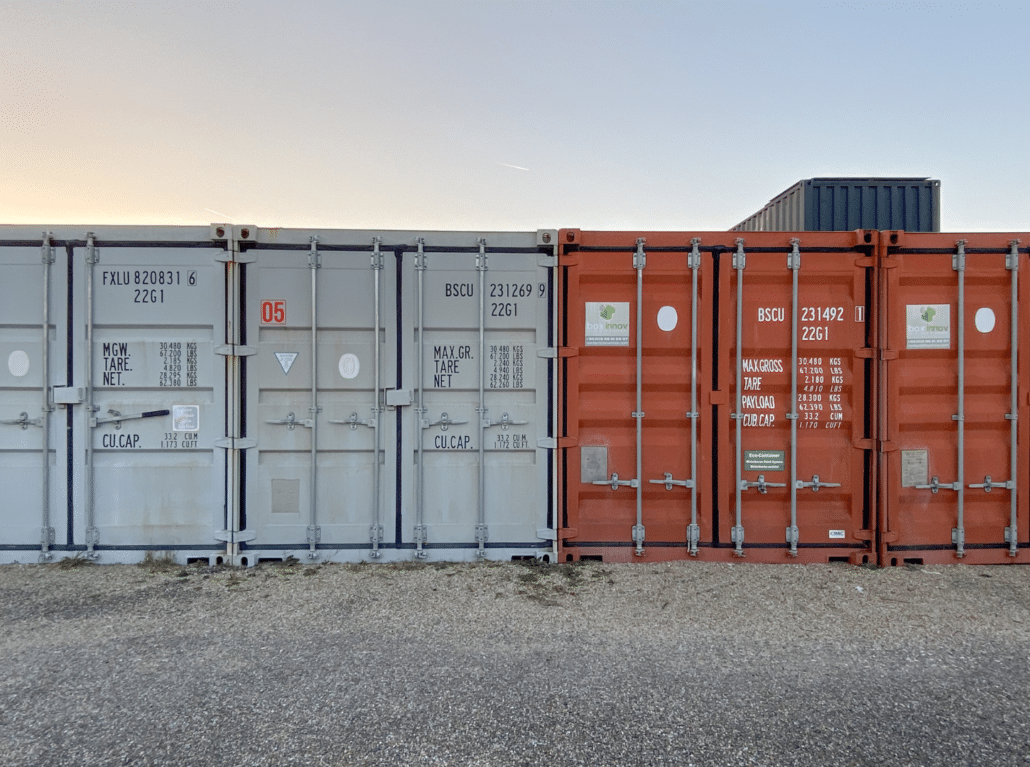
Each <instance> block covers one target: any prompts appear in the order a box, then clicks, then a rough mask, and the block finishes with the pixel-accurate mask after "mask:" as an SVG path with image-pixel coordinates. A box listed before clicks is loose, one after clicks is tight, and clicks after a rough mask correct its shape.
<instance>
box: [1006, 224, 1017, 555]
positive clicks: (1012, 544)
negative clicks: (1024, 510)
mask: <svg viewBox="0 0 1030 767" xmlns="http://www.w3.org/2000/svg"><path fill="white" fill-rule="evenodd" d="M1005 266H1006V268H1007V269H1008V270H1009V271H1010V272H1011V273H1012V298H1011V299H1010V303H1011V318H1010V319H1009V325H1010V327H1011V328H1012V359H1011V372H1010V379H1009V388H1010V391H1011V401H1012V404H1011V405H1010V408H1011V411H1012V412H1011V413H1010V414H1009V479H1010V481H1011V484H1012V488H1011V490H1010V491H1009V530H1008V534H1009V556H1010V557H1014V556H1016V554H1018V553H1019V536H1018V519H1017V516H1016V510H1017V504H1016V501H1017V499H1016V495H1017V491H1018V488H1019V462H1018V455H1017V453H1016V450H1017V448H1018V437H1019V424H1018V423H1017V416H1018V411H1019V366H1018V364H1017V363H1018V360H1019V240H1012V241H1011V242H1010V243H1009V254H1008V256H1007V257H1006V264H1005Z"/></svg>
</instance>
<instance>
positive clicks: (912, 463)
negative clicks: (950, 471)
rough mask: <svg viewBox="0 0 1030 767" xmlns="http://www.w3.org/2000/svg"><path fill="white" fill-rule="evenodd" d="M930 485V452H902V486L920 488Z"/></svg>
mask: <svg viewBox="0 0 1030 767" xmlns="http://www.w3.org/2000/svg"><path fill="white" fill-rule="evenodd" d="M929 483H930V452H929V451H928V450H902V451H901V486H902V487H918V486H919V485H927V484H929Z"/></svg>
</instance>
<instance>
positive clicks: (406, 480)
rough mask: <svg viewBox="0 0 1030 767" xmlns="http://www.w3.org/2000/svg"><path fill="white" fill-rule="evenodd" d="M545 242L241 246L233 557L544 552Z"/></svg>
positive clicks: (401, 236) (471, 237)
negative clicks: (239, 446) (238, 497)
mask: <svg viewBox="0 0 1030 767" xmlns="http://www.w3.org/2000/svg"><path fill="white" fill-rule="evenodd" d="M556 237H557V232H539V233H538V232H526V233H511V232H484V233H475V232H400V231H350V230H292V229H258V230H256V231H255V232H254V233H253V241H249V242H247V241H240V243H239V248H240V254H239V256H238V258H239V259H240V260H241V263H243V267H242V270H241V271H242V277H241V279H242V288H243V289H242V294H241V295H242V296H244V297H243V298H241V310H240V311H241V316H242V317H243V324H242V326H241V332H242V333H243V339H242V340H241V343H242V344H243V345H244V347H245V348H247V349H248V356H246V357H244V358H242V359H241V365H242V370H243V374H244V377H245V380H246V384H245V388H244V390H243V391H244V401H243V402H242V403H241V414H242V419H243V424H242V432H241V434H242V436H244V437H245V438H246V439H248V440H251V439H253V444H249V443H248V447H247V449H246V450H245V451H244V454H243V455H242V456H241V460H242V461H243V465H242V471H243V473H244V476H245V477H246V479H245V483H244V484H245V492H244V495H243V498H242V507H241V513H240V517H239V522H238V524H239V527H238V531H239V532H238V534H237V536H236V540H237V541H240V548H239V552H238V555H237V556H238V557H239V558H245V559H249V561H250V563H253V562H254V561H259V560H260V559H265V558H280V557H284V556H289V555H290V554H297V555H301V552H303V556H307V557H310V558H313V559H315V558H334V559H336V560H352V561H358V560H369V559H371V560H397V559H411V558H413V557H415V558H420V559H421V558H433V559H448V560H462V559H477V558H491V559H510V558H512V557H541V558H548V559H552V558H553V557H554V554H555V551H554V549H555V546H556V544H555V541H554V529H553V528H554V524H553V521H552V519H553V508H552V503H551V499H552V497H553V492H552V483H553V476H554V460H555V456H554V452H555V451H554V448H553V426H552V424H553V405H552V403H553V401H554V395H553V387H552V377H551V366H552V364H553V363H552V357H553V340H552V339H553V323H554V318H555V316H556V315H555V309H556V307H555V303H554V291H553V284H552V283H553V271H554V260H555V259H554V252H555V241H556Z"/></svg>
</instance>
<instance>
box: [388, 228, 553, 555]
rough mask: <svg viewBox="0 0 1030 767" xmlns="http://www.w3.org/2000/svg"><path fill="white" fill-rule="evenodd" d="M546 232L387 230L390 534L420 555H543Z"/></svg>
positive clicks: (548, 533) (547, 550)
mask: <svg viewBox="0 0 1030 767" xmlns="http://www.w3.org/2000/svg"><path fill="white" fill-rule="evenodd" d="M556 235H557V233H549V232H541V233H485V234H476V233H458V232H455V233H450V232H446V233H444V232H433V233H426V234H425V235H412V237H411V238H410V239H408V240H407V241H403V240H398V239H397V238H398V237H400V235H399V234H398V233H391V236H392V237H394V238H395V241H396V242H397V246H398V247H400V246H401V245H404V246H405V249H406V252H404V253H403V260H404V265H405V266H404V280H403V282H404V284H403V294H404V296H405V310H404V325H405V331H404V333H403V339H402V343H401V350H402V352H403V353H404V357H405V362H404V371H403V372H404V381H405V382H407V383H406V384H405V387H404V391H403V392H400V393H398V396H399V399H398V407H399V409H400V408H401V407H403V409H404V412H405V418H406V420H405V427H404V431H403V437H402V439H403V446H402V453H403V455H404V456H405V458H404V464H405V467H406V468H405V480H404V484H405V491H404V494H403V512H404V519H403V525H402V530H400V531H399V532H400V540H401V542H402V545H403V546H404V547H406V548H407V547H410V548H414V549H415V555H416V556H417V557H419V558H421V557H425V556H429V557H434V558H447V559H471V558H482V557H489V558H492V559H510V558H512V557H527V556H529V557H533V556H538V557H545V556H547V557H550V556H553V553H554V552H553V550H552V547H553V539H554V531H553V527H554V525H553V522H552V517H551V508H552V507H551V503H550V499H551V492H550V489H551V477H552V476H553V472H552V471H551V457H552V455H553V449H552V448H553V442H552V441H549V437H550V435H551V429H550V427H549V424H550V423H551V417H552V403H553V397H552V391H551V379H550V365H551V362H550V358H551V357H553V349H552V348H551V347H552V345H553V342H552V341H551V338H552V336H551V332H552V330H551V321H550V319H551V317H552V310H553V304H552V297H553V291H552V289H551V287H552V282H551V274H552V268H551V266H550V263H549V261H548V260H547V259H546V256H547V255H550V254H552V253H553V247H554V245H553V244H548V243H553V240H554V239H555V237H556ZM409 400H410V402H411V405H410V406H408V405H407V403H408V402H409Z"/></svg>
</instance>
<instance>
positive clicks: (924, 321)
mask: <svg viewBox="0 0 1030 767" xmlns="http://www.w3.org/2000/svg"><path fill="white" fill-rule="evenodd" d="M905 339H906V342H907V343H906V346H905V348H907V349H950V348H951V305H950V304H908V305H907V306H906V307H905Z"/></svg>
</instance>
